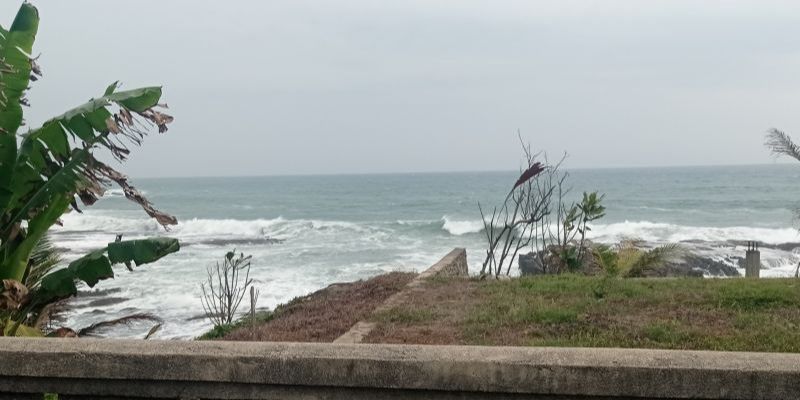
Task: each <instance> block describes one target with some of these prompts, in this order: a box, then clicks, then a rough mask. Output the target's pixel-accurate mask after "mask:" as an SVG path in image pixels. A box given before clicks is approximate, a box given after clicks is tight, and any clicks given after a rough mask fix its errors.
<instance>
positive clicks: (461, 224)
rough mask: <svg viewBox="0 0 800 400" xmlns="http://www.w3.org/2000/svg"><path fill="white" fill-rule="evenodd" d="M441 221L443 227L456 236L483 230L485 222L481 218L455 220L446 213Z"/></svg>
mask: <svg viewBox="0 0 800 400" xmlns="http://www.w3.org/2000/svg"><path fill="white" fill-rule="evenodd" d="M441 222H442V229H444V230H445V231H447V232H448V233H450V234H451V235H455V236H461V235H466V234H468V233H478V232H481V231H482V230H483V222H481V221H480V220H455V219H451V218H450V217H448V216H446V215H445V216H444V217H442V220H441Z"/></svg>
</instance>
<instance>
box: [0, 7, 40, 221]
mask: <svg viewBox="0 0 800 400" xmlns="http://www.w3.org/2000/svg"><path fill="white" fill-rule="evenodd" d="M38 29H39V12H38V11H37V10H36V8H35V7H34V6H32V5H30V4H28V3H23V4H22V6H21V7H20V9H19V12H18V13H17V16H16V18H15V19H14V22H13V23H12V24H11V28H10V29H8V30H6V29H4V28H2V27H0V60H2V61H0V70H2V73H0V209H2V208H4V207H5V206H6V204H8V202H9V201H10V199H11V196H12V193H13V190H12V189H11V182H12V179H13V175H14V174H13V172H14V165H15V162H14V160H15V158H16V157H17V138H16V134H17V130H18V129H19V127H20V124H21V123H22V105H21V104H20V103H21V101H23V96H24V93H25V90H26V89H27V88H28V82H29V80H30V75H31V65H32V64H31V59H30V54H31V52H32V51H33V42H34V40H35V39H36V32H37V31H38Z"/></svg>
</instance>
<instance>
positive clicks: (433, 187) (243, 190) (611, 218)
mask: <svg viewBox="0 0 800 400" xmlns="http://www.w3.org/2000/svg"><path fill="white" fill-rule="evenodd" d="M570 174H571V175H570V182H571V186H572V187H573V191H572V196H573V197H574V198H575V199H577V198H578V197H579V196H580V194H581V193H582V192H583V191H594V190H597V191H600V192H601V193H605V194H606V198H605V200H604V203H605V205H606V207H607V208H608V212H607V216H606V217H605V218H604V219H602V220H601V221H599V223H598V224H595V225H594V226H592V231H591V239H592V240H594V241H599V242H607V243H613V242H617V241H619V240H621V239H625V238H638V239H643V240H645V241H647V242H650V243H662V242H682V243H683V245H684V247H686V248H687V249H688V250H689V251H693V252H696V253H699V254H702V255H704V256H707V257H711V258H714V259H716V260H719V261H723V262H726V263H729V264H731V265H736V257H738V256H742V255H743V254H744V249H743V248H742V247H741V246H739V245H738V244H737V243H734V242H732V241H747V240H757V241H761V242H763V243H765V244H784V243H794V242H800V235H798V231H797V229H796V227H795V226H794V225H793V222H794V220H793V211H792V210H794V209H795V208H796V207H797V206H798V205H800V184H798V183H800V165H769V166H746V167H745V166H743V167H681V168H646V169H598V170H574V171H571V172H570ZM516 178H517V173H515V172H486V173H447V174H437V173H430V174H390V175H340V176H297V177H247V178H243V177H240V178H236V177H234V178H174V179H172V178H171V179H141V180H137V181H136V182H135V183H136V184H137V186H138V187H140V188H141V189H143V190H144V191H145V192H146V193H147V195H148V197H149V198H150V199H151V200H152V201H153V202H154V203H155V204H156V206H157V207H158V208H159V209H162V210H165V211H167V212H170V213H173V214H175V215H177V216H178V218H179V221H180V222H179V225H178V226H176V227H174V228H173V229H172V230H171V231H170V232H165V231H164V230H163V229H162V228H161V227H159V226H158V224H156V223H155V222H154V221H152V220H149V219H148V218H147V217H146V215H144V213H143V212H142V211H141V210H140V209H137V208H136V206H135V205H133V204H130V203H128V202H127V201H126V200H125V199H124V198H123V196H122V193H121V192H119V191H113V190H112V191H109V192H108V193H107V195H106V197H104V199H103V200H101V201H100V202H98V203H97V204H96V205H94V206H93V207H90V208H88V210H87V211H86V212H85V213H84V214H76V213H72V214H69V215H67V216H66V217H65V218H64V219H63V222H64V226H63V227H59V228H57V229H56V230H55V234H54V235H53V238H54V240H55V242H56V244H57V245H58V246H59V247H60V248H63V249H66V259H67V260H71V259H73V258H75V257H77V256H79V255H81V254H84V253H85V252H86V251H87V250H89V249H93V248H95V247H100V246H103V245H105V243H107V242H109V241H113V240H114V237H115V235H116V234H123V235H124V237H125V238H128V239H133V238H137V237H143V236H153V235H170V236H174V237H177V238H179V239H180V240H181V243H182V249H181V251H180V252H179V253H177V254H173V255H170V256H168V257H166V258H164V259H163V260H161V261H159V262H158V263H155V264H152V265H146V266H143V267H141V268H137V269H136V270H135V271H134V272H132V273H129V272H128V271H127V270H125V268H124V267H123V268H122V269H119V270H118V271H117V272H118V273H117V277H116V278H115V279H114V280H109V281H103V282H101V283H99V284H98V286H97V287H96V289H99V290H104V291H105V293H106V294H105V295H104V296H103V297H96V296H82V297H79V298H78V299H76V300H75V301H73V302H72V304H73V305H74V308H73V311H72V312H71V313H70V314H69V317H68V321H67V324H68V325H69V326H72V327H75V328H80V327H83V326H87V325H89V324H91V323H94V322H98V321H102V320H108V319H111V318H114V317H118V316H122V315H126V314H131V313H134V312H149V313H153V314H155V315H157V316H159V317H161V318H162V319H164V321H165V323H164V325H163V327H162V329H161V331H160V332H159V335H160V336H159V337H161V338H183V339H186V338H192V337H194V336H196V335H198V334H200V333H202V332H204V331H205V330H206V329H208V328H209V323H208V322H207V321H206V320H204V319H203V318H198V317H199V316H201V315H202V307H201V304H200V288H199V285H200V282H201V281H203V279H204V278H205V274H206V268H207V267H208V266H209V265H212V264H213V263H214V262H216V261H217V260H220V259H221V257H223V255H224V254H225V252H227V251H229V250H231V249H233V248H236V249H237V251H242V252H244V253H247V254H252V255H253V267H252V274H253V277H254V278H255V279H256V285H257V286H258V287H259V289H260V291H261V297H260V298H259V303H258V305H259V307H265V308H272V307H274V306H275V305H277V304H279V303H282V302H286V301H288V300H290V299H292V298H293V297H296V296H302V295H305V294H307V293H309V292H311V291H314V290H317V289H320V288H322V287H325V286H327V285H329V284H331V283H335V282H343V281H353V280H357V279H362V278H367V277H370V276H373V275H377V274H380V273H384V272H389V271H397V270H401V271H420V270H422V269H424V268H426V267H427V266H429V265H430V264H432V263H433V262H435V261H436V260H438V259H439V258H440V257H442V256H443V255H445V254H446V253H447V252H448V251H449V250H450V249H452V248H453V247H466V248H467V251H468V255H469V264H470V269H471V272H472V273H476V272H477V271H479V269H480V264H481V262H482V259H483V255H484V251H485V250H484V249H485V247H484V244H483V236H482V232H481V231H482V228H483V224H482V223H481V221H480V215H479V213H478V208H477V203H478V202H481V204H483V205H485V206H488V207H491V206H493V205H495V204H497V203H498V202H500V201H502V200H503V198H504V197H505V195H506V193H508V190H509V189H510V187H511V185H512V184H513V183H514V181H515V179H516ZM793 247H794V246H793V245H787V246H781V247H780V248H769V247H766V248H764V249H763V252H762V261H763V262H764V263H765V265H766V266H767V267H769V269H767V270H765V271H763V272H762V275H766V276H786V275H790V274H792V273H793V272H794V267H795V265H796V264H797V262H798V257H796V256H795V255H794V254H793V252H792V248H793ZM85 289H86V290H88V288H85ZM99 299H103V300H99ZM244 308H247V307H243V311H244ZM148 329H149V325H142V326H139V325H136V324H134V325H133V326H130V327H119V328H114V329H111V330H109V331H106V332H105V334H106V335H108V336H113V337H142V336H144V334H145V333H146V332H147V330H148Z"/></svg>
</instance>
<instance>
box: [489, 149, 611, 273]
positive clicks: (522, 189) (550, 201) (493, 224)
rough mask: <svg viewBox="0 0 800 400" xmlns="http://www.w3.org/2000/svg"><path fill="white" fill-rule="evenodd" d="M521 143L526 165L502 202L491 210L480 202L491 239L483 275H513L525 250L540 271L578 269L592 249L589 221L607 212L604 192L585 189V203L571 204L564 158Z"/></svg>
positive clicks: (550, 271) (552, 271) (559, 271)
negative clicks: (554, 157)
mask: <svg viewBox="0 0 800 400" xmlns="http://www.w3.org/2000/svg"><path fill="white" fill-rule="evenodd" d="M520 142H521V143H522V149H523V153H524V158H523V168H522V169H521V171H520V175H519V178H518V179H517V180H516V181H515V182H514V184H513V186H512V187H511V190H510V191H509V192H508V194H507V195H506V196H505V199H504V200H503V202H502V203H501V204H500V206H496V207H494V208H492V211H491V214H489V213H484V210H483V207H482V206H481V204H480V203H478V210H479V211H480V215H481V220H482V222H483V227H484V229H483V233H484V235H485V237H486V243H487V249H486V257H485V259H484V261H483V265H482V267H481V275H491V276H495V277H497V276H500V275H501V274H505V275H509V274H510V273H511V268H512V266H513V265H514V261H515V260H516V259H517V257H518V256H521V255H522V254H524V252H525V250H526V249H530V255H531V256H532V257H529V258H528V259H529V260H531V261H532V262H534V263H536V266H535V267H534V269H536V270H537V271H538V273H550V274H553V273H563V272H568V271H571V272H575V271H577V270H579V269H580V268H581V267H582V266H583V264H584V261H585V259H586V258H587V256H588V255H590V253H591V249H589V248H588V246H587V242H586V236H587V234H588V232H589V231H590V230H591V227H590V226H589V224H590V223H592V222H594V221H597V220H599V219H600V218H603V217H604V216H605V206H603V205H602V200H603V197H604V196H603V195H600V194H598V193H597V192H592V193H586V192H584V193H583V198H582V200H581V201H579V202H569V201H568V200H567V198H568V195H569V193H570V191H571V188H570V187H569V186H568V182H567V180H568V177H569V174H568V173H566V172H564V171H562V170H561V163H562V162H563V158H562V160H561V161H559V162H558V163H555V164H550V163H549V162H548V158H547V155H546V154H543V153H534V152H533V151H532V150H531V146H530V145H529V144H526V143H525V142H524V141H522V139H521V138H520Z"/></svg>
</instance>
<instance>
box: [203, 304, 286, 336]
mask: <svg viewBox="0 0 800 400" xmlns="http://www.w3.org/2000/svg"><path fill="white" fill-rule="evenodd" d="M274 317H275V314H274V313H272V312H271V311H259V312H256V320H255V323H256V325H260V324H264V323H266V322H269V321H271V320H272V319H273V318H274ZM252 324H253V321H252V320H251V319H250V315H245V316H242V318H240V319H239V320H237V321H236V322H234V323H232V324H227V325H221V326H215V327H213V328H211V330H209V331H208V332H206V333H204V334H202V335H200V336H198V337H197V339H196V340H214V339H220V338H222V337H224V336H225V335H227V334H229V333H231V332H233V331H234V330H236V329H240V328H246V327H248V326H252Z"/></svg>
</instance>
